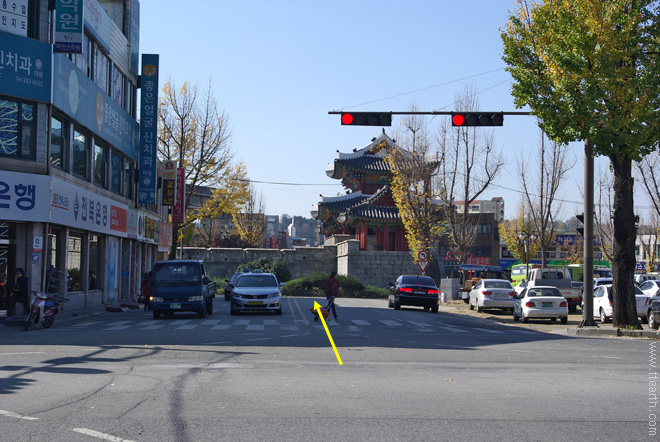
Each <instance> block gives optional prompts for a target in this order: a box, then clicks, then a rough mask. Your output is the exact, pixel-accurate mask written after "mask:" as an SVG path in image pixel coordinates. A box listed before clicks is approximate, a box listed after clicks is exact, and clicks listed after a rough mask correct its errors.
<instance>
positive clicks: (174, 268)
mask: <svg viewBox="0 0 660 442" xmlns="http://www.w3.org/2000/svg"><path fill="white" fill-rule="evenodd" d="M150 287H151V288H150V301H149V308H150V309H151V310H152V312H153V315H154V319H158V318H160V315H162V314H168V315H173V314H174V313H175V312H196V313H197V314H198V315H199V317H200V318H204V317H205V316H206V315H207V314H208V315H210V314H212V313H213V298H215V292H216V287H215V282H213V281H211V279H210V278H209V277H208V275H207V273H206V269H205V268H204V263H203V262H202V261H192V260H184V261H161V262H157V263H156V264H154V268H153V270H152V271H151V279H150Z"/></svg>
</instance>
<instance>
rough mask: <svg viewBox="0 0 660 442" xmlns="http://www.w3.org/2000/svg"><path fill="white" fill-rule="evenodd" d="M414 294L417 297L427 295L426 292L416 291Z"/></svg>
mask: <svg viewBox="0 0 660 442" xmlns="http://www.w3.org/2000/svg"><path fill="white" fill-rule="evenodd" d="M413 293H414V294H416V295H426V292H425V291H424V290H415V291H414V292H413Z"/></svg>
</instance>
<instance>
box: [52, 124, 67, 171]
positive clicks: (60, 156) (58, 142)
mask: <svg viewBox="0 0 660 442" xmlns="http://www.w3.org/2000/svg"><path fill="white" fill-rule="evenodd" d="M65 152H66V124H65V123H63V122H61V121H60V120H58V119H57V118H51V120H50V164H52V165H53V166H54V167H57V168H58V169H62V170H64V169H65V167H64V166H65V164H66V162H65V157H64V153H65Z"/></svg>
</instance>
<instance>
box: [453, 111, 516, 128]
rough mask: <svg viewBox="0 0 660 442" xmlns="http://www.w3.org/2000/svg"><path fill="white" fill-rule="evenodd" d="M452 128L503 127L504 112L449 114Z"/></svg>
mask: <svg viewBox="0 0 660 442" xmlns="http://www.w3.org/2000/svg"><path fill="white" fill-rule="evenodd" d="M451 125H452V126H464V127H467V126H503V125H504V112H456V113H452V114H451Z"/></svg>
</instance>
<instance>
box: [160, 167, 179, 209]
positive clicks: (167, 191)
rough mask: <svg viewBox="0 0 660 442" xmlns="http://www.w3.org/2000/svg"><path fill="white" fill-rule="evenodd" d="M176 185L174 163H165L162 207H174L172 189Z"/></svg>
mask: <svg viewBox="0 0 660 442" xmlns="http://www.w3.org/2000/svg"><path fill="white" fill-rule="evenodd" d="M175 184H176V163H175V162H174V161H165V170H164V171H163V206H173V205H174V187H175Z"/></svg>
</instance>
